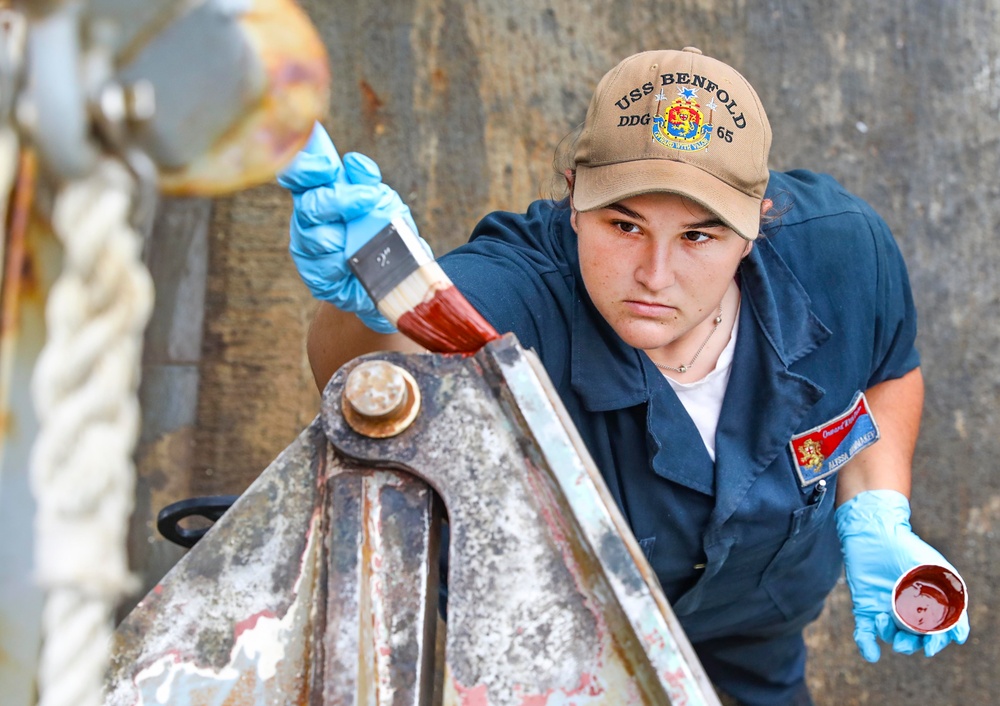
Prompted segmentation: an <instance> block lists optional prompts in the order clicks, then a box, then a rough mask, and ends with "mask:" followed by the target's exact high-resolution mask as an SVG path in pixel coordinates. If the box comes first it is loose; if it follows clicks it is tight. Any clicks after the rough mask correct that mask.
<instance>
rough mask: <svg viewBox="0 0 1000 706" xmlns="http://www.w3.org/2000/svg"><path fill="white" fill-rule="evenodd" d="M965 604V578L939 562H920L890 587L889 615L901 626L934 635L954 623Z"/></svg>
mask: <svg viewBox="0 0 1000 706" xmlns="http://www.w3.org/2000/svg"><path fill="white" fill-rule="evenodd" d="M968 605H969V591H968V588H966V585H965V581H963V580H962V577H961V576H959V575H958V573H956V572H955V571H954V570H952V569H951V568H949V567H947V566H941V565H939V564H920V565H919V566H915V567H913V568H912V569H910V570H909V571H907V572H906V573H905V574H903V575H902V576H900V577H899V580H898V581H896V585H895V586H894V587H893V589H892V617H893V619H894V620H895V621H896V625H897V626H898V627H899V628H900V629H901V630H906V631H908V632H912V633H915V634H917V635H936V634H937V633H941V632H947V631H948V630H951V629H952V628H953V627H955V624H956V623H958V621H959V620H960V619H961V618H962V615H964V614H965V611H966V610H967V609H968Z"/></svg>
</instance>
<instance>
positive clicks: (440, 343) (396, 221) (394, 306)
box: [347, 215, 500, 353]
mask: <svg viewBox="0 0 1000 706" xmlns="http://www.w3.org/2000/svg"><path fill="white" fill-rule="evenodd" d="M372 233H374V235H372ZM356 242H364V245H362V246H361V247H360V248H358V249H357V251H356V252H354V253H353V254H352V255H349V256H348V258H347V263H348V266H349V267H350V268H351V271H352V272H354V274H355V276H357V278H358V279H359V280H360V281H361V284H362V285H363V286H364V288H365V291H367V292H368V295H369V296H370V297H371V298H372V301H373V302H375V305H376V306H377V307H378V310H379V312H380V313H381V314H382V316H384V317H385V318H386V319H388V320H389V323H391V324H392V325H393V326H395V327H396V328H397V329H399V331H400V333H402V334H404V335H405V336H407V337H408V338H410V339H411V340H413V341H416V342H417V343H419V344H420V345H422V346H423V347H424V348H426V349H427V350H429V351H432V352H434V353H473V352H475V351H477V350H479V349H480V348H482V347H483V345H485V344H486V343H487V342H489V341H492V340H494V339H496V338H499V337H500V334H498V333H497V331H496V329H494V328H493V326H491V325H490V324H489V322H487V321H486V319H484V318H483V317H482V315H481V314H480V313H479V312H478V311H476V309H475V307H473V306H472V304H470V303H469V301H468V300H467V299H466V298H465V297H464V296H463V295H462V293H461V292H460V291H458V288H457V287H455V285H454V284H453V283H452V281H451V280H450V279H449V278H448V275H446V274H445V272H444V270H442V269H441V266H440V265H439V264H438V263H437V262H435V260H434V258H433V257H432V256H431V254H430V253H428V252H427V250H425V249H424V247H423V245H422V244H421V242H420V238H419V236H417V234H416V233H415V232H414V231H413V228H412V227H411V226H410V225H409V223H407V221H406V219H404V218H402V217H396V218H393V219H391V220H386V219H385V218H380V217H376V216H371V215H369V216H364V217H362V218H358V219H355V220H353V221H349V222H348V224H347V244H348V252H350V251H351V249H352V248H351V244H352V243H356Z"/></svg>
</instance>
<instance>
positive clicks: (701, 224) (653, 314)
mask: <svg viewBox="0 0 1000 706" xmlns="http://www.w3.org/2000/svg"><path fill="white" fill-rule="evenodd" d="M572 222H573V228H574V230H576V233H577V243H578V249H579V254H580V268H581V270H582V272H583V281H584V284H585V285H586V287H587V293H588V294H590V298H591V300H593V302H594V305H595V306H596V307H597V309H598V311H600V312H601V315H602V316H604V318H605V319H606V320H607V321H608V323H609V324H611V326H612V328H614V330H615V332H616V333H617V334H618V335H619V336H620V337H621V338H622V340H624V341H625V342H626V343H628V344H629V345H631V346H633V347H635V348H641V349H643V350H646V351H652V350H655V349H663V352H664V353H669V352H671V351H681V350H684V349H685V348H688V347H690V346H689V344H690V343H691V342H693V340H694V339H695V338H697V339H698V343H699V344H700V343H701V338H703V336H704V332H705V331H708V330H711V328H712V326H713V324H712V323H711V320H712V319H714V317H715V313H716V310H717V309H718V308H719V302H721V301H722V296H723V294H725V292H726V289H727V288H728V287H729V285H730V283H731V282H732V281H733V277H734V275H735V273H736V268H737V266H738V265H739V263H740V260H741V259H742V258H743V256H744V255H745V254H746V253H748V252H749V251H750V246H751V243H749V242H748V241H746V240H744V239H743V238H741V237H740V236H739V235H737V234H736V232H735V231H733V230H732V229H731V228H729V227H728V226H726V225H724V224H723V223H722V222H721V221H720V220H719V219H718V218H717V217H716V216H714V215H713V214H712V213H711V212H710V211H708V210H706V209H704V208H702V207H701V206H699V205H698V204H696V203H694V202H693V201H691V200H689V199H687V198H684V197H683V196H677V195H675V194H665V193H652V194H643V195H640V196H633V197H631V198H628V199H624V200H622V201H619V202H617V203H614V204H611V205H610V206H606V207H605V208H601V209H597V210H594V211H583V212H579V211H576V210H574V211H573V215H572ZM699 324H701V326H699Z"/></svg>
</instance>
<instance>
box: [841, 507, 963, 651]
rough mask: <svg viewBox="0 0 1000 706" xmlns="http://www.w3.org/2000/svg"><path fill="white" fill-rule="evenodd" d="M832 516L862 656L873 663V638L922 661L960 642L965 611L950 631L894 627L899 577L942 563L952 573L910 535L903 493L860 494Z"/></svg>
mask: <svg viewBox="0 0 1000 706" xmlns="http://www.w3.org/2000/svg"><path fill="white" fill-rule="evenodd" d="M835 517H836V522H837V535H838V536H839V537H840V546H841V550H842V551H843V554H844V565H845V569H846V573H847V584H848V586H850V589H851V598H852V600H853V602H854V641H855V642H856V643H857V645H858V649H859V650H861V656H862V657H864V658H865V659H866V660H868V661H869V662H877V661H878V658H879V656H880V654H881V651H880V649H879V645H878V641H877V640H876V635H877V636H878V637H880V638H882V640H884V641H885V642H887V643H889V644H891V645H892V648H893V650H895V651H896V652H902V653H903V654H912V653H914V652H916V651H917V650H919V649H923V651H924V654H926V655H927V656H928V657H933V656H934V655H935V654H937V653H938V652H940V651H941V650H943V649H944V648H945V647H946V646H947V645H948V643H949V642H956V643H958V644H962V643H964V642H965V640H966V639H967V638H968V636H969V617H968V614H967V613H966V614H965V615H963V616H962V618H961V620H959V622H958V623H957V624H956V625H955V627H953V628H952V629H951V630H949V631H948V632H944V633H940V634H938V635H914V634H913V633H910V632H907V631H905V630H900V629H899V628H897V627H896V623H895V622H894V621H893V619H892V589H893V586H894V585H895V583H896V581H897V580H898V579H899V577H900V576H902V575H903V574H904V573H906V572H907V571H909V570H910V569H912V568H913V567H914V566H916V565H917V564H942V565H944V566H948V567H949V568H951V569H952V570H954V567H952V566H951V564H949V563H948V562H947V561H945V558H944V557H943V556H941V553H940V552H938V551H937V550H936V549H934V547H932V546H930V545H929V544H927V543H926V542H924V541H923V540H922V539H920V537H918V536H917V535H916V534H914V533H913V530H912V529H911V528H910V503H909V501H908V500H907V499H906V496H905V495H903V494H902V493H898V492H896V491H894V490H869V491H865V492H863V493H860V494H858V495H857V496H855V497H854V498H851V499H850V500H848V501H847V502H846V503H844V504H843V505H841V506H840V507H839V508H837V512H836V515H835ZM955 573H956V574H957V573H958V572H957V571H956V572H955Z"/></svg>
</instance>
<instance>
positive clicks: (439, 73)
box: [431, 67, 451, 93]
mask: <svg viewBox="0 0 1000 706" xmlns="http://www.w3.org/2000/svg"><path fill="white" fill-rule="evenodd" d="M450 85H451V80H450V79H449V78H448V73H447V72H446V71H445V70H444V69H442V68H441V67H438V68H436V69H434V71H432V72H431V89H432V90H433V91H434V92H435V93H445V92H447V90H448V88H449V87H450Z"/></svg>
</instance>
